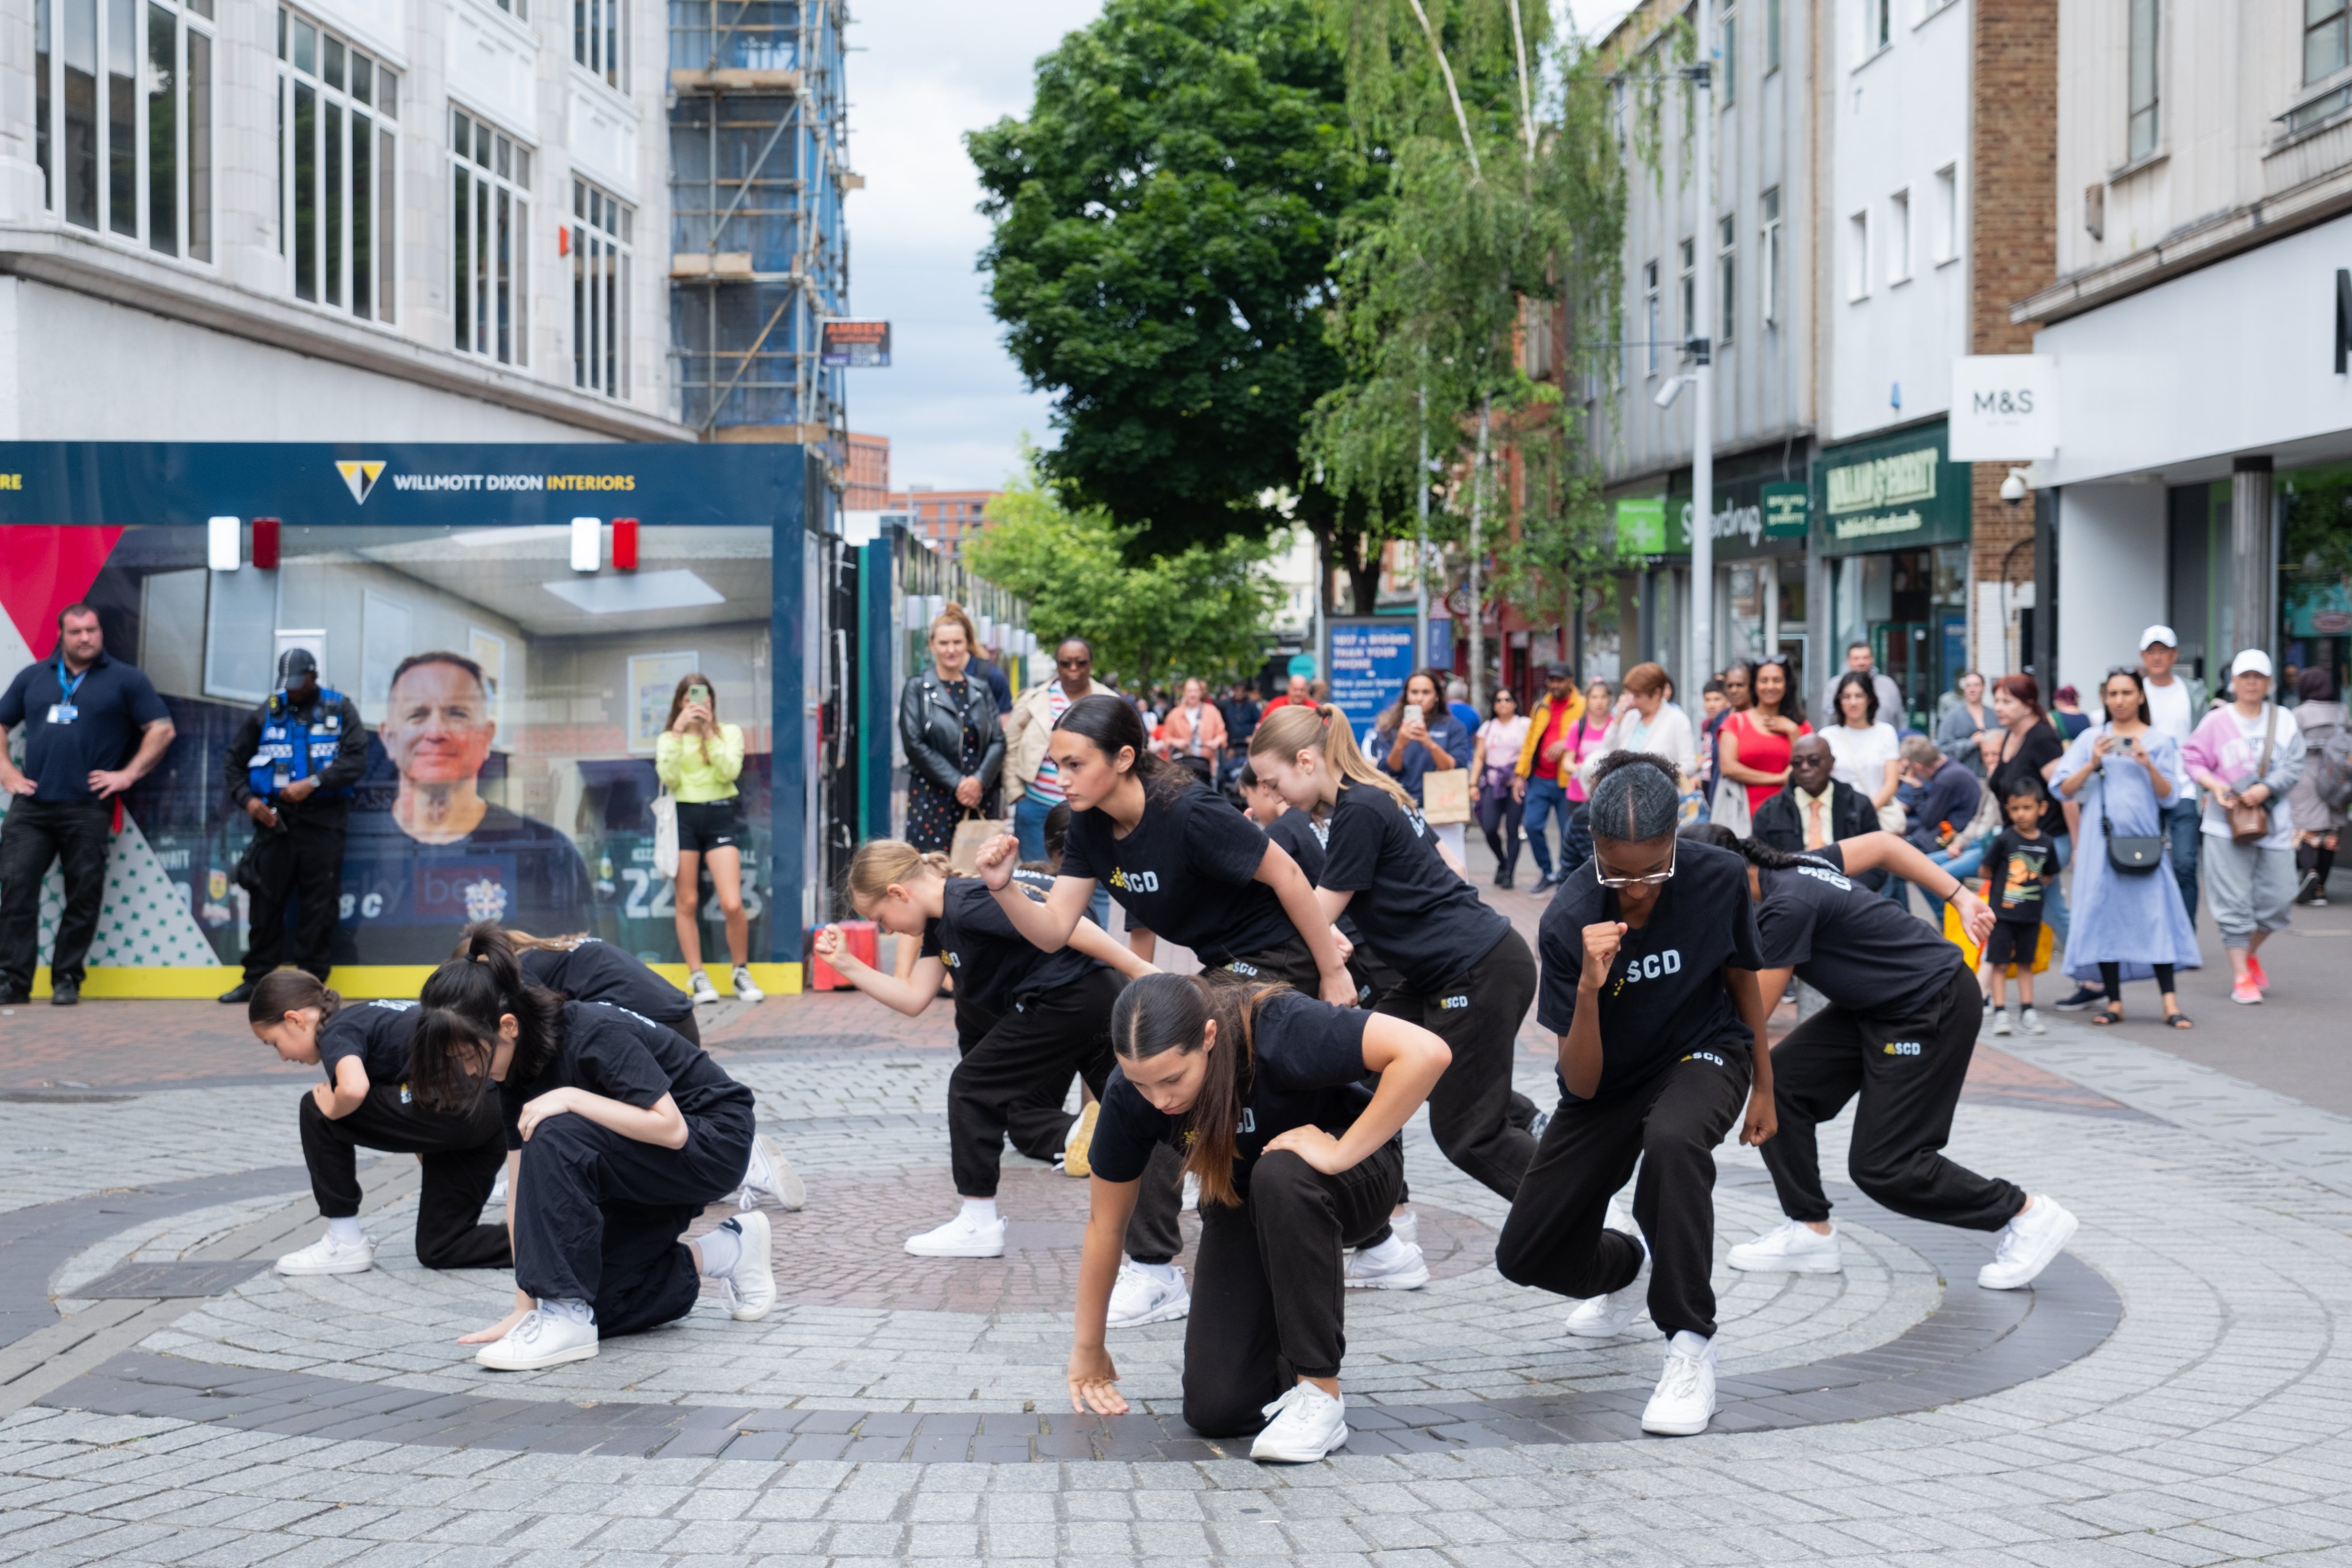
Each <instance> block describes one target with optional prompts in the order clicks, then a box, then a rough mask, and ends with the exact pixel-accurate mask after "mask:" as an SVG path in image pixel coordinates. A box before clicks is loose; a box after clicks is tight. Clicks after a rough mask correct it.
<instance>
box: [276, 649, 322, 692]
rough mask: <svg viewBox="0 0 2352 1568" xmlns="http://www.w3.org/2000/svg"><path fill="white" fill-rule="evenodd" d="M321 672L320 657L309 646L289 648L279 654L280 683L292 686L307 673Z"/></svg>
mask: <svg viewBox="0 0 2352 1568" xmlns="http://www.w3.org/2000/svg"><path fill="white" fill-rule="evenodd" d="M318 673H319V657H318V655H317V654H315V653H311V652H310V649H308V648H289V649H287V650H286V652H284V653H280V654H278V685H281V686H290V685H296V684H298V683H299V682H300V680H301V679H302V677H303V676H305V675H316V674H318Z"/></svg>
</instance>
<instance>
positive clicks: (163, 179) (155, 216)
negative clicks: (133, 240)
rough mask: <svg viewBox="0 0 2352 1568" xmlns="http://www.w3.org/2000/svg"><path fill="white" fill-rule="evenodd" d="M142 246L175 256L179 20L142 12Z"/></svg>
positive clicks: (155, 8)
mask: <svg viewBox="0 0 2352 1568" xmlns="http://www.w3.org/2000/svg"><path fill="white" fill-rule="evenodd" d="M147 71H148V76H147V245H148V247H149V248H150V249H152V250H160V251H162V252H163V254H164V255H166V256H176V255H178V254H179V250H180V157H179V146H180V72H179V19H178V18H177V17H175V16H173V15H172V13H170V12H169V11H166V10H164V9H163V7H162V6H160V5H150V6H148V7H147Z"/></svg>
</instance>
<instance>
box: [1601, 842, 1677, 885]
mask: <svg viewBox="0 0 2352 1568" xmlns="http://www.w3.org/2000/svg"><path fill="white" fill-rule="evenodd" d="M1680 843H1681V841H1680V840H1676V841H1675V843H1673V844H1669V845H1668V846H1667V847H1666V869H1665V870H1664V871H1654V872H1652V873H1649V874H1648V875H1647V876H1611V875H1610V874H1609V868H1608V866H1607V865H1606V864H1604V863H1603V862H1602V861H1601V852H1600V851H1599V850H1597V849H1596V850H1594V851H1593V852H1592V866H1593V871H1594V873H1596V875H1597V877H1598V879H1599V881H1600V883H1601V886H1603V887H1655V886H1657V885H1658V884H1659V883H1662V882H1666V881H1670V880H1671V879H1672V878H1673V876H1674V874H1675V852H1676V850H1677V849H1678V848H1679V847H1680Z"/></svg>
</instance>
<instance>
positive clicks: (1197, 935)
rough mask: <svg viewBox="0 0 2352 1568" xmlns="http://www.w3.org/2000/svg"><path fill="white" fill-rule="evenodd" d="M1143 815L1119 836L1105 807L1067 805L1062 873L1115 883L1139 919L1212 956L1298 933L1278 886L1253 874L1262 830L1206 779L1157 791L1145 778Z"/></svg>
mask: <svg viewBox="0 0 2352 1568" xmlns="http://www.w3.org/2000/svg"><path fill="white" fill-rule="evenodd" d="M1146 788H1147V795H1146V799H1145V801H1144V807H1143V818H1142V821H1139V822H1137V823H1136V824H1135V831H1133V832H1131V833H1129V834H1128V835H1127V837H1125V838H1123V839H1121V838H1115V837H1113V836H1112V831H1111V821H1110V818H1109V816H1108V815H1107V814H1106V813H1104V812H1103V811H1100V810H1091V811H1073V812H1071V813H1070V836H1069V838H1068V840H1067V841H1066V842H1065V844H1064V846H1063V851H1062V874H1063V875H1064V876H1082V877H1090V878H1092V879H1093V880H1095V881H1096V882H1098V883H1102V884H1103V885H1104V886H1105V887H1107V888H1108V889H1109V890H1110V895H1111V897H1113V898H1115V899H1117V900H1118V903H1119V905H1120V907H1122V908H1124V909H1125V910H1126V911H1127V914H1128V928H1129V930H1134V929H1136V928H1137V927H1138V926H1141V927H1142V928H1143V929H1145V930H1147V931H1150V932H1152V933H1153V934H1155V935H1157V936H1160V937H1162V938H1164V939H1166V940H1168V941H1170V942H1173V943H1176V944H1178V945H1179V946H1185V947H1190V948H1191V949H1192V951H1193V952H1194V953H1196V954H1198V955H1199V956H1200V959H1201V962H1202V963H1203V964H1207V965H1218V964H1224V963H1230V962H1231V961H1232V960H1234V959H1235V958H1246V957H1248V956H1250V955H1251V954H1253V953H1263V952H1265V951H1266V950H1267V949H1268V948H1270V947H1278V946H1282V945H1283V944H1284V943H1285V942H1287V941H1289V940H1291V939H1292V938H1293V937H1294V936H1297V930H1296V929H1295V928H1294V927H1293V926H1292V925H1291V924H1290V916H1289V915H1286V914H1284V913H1283V908H1282V901H1281V900H1280V899H1278V898H1276V896H1275V895H1274V889H1272V888H1270V887H1268V886H1267V885H1266V884H1265V883H1262V882H1259V881H1257V880H1256V877H1257V868H1258V865H1259V863H1260V862H1263V861H1264V860H1265V846H1266V838H1265V833H1263V832H1261V831H1259V829H1258V825H1257V824H1256V823H1255V822H1253V821H1250V820H1249V818H1248V817H1247V816H1245V815H1244V814H1243V813H1242V812H1239V811H1236V810H1234V809H1233V807H1232V806H1231V805H1230V804H1229V803H1227V801H1226V800H1225V799H1224V798H1223V796H1221V795H1219V794H1217V793H1216V792H1215V791H1213V790H1212V789H1209V788H1208V787H1207V786H1206V785H1202V784H1192V783H1187V784H1185V785H1182V786H1181V787H1180V788H1178V789H1174V790H1172V791H1171V792H1169V793H1168V794H1165V795H1163V794H1160V793H1159V791H1158V789H1154V788H1152V787H1150V786H1147V787H1146Z"/></svg>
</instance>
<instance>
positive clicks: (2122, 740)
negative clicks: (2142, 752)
mask: <svg viewBox="0 0 2352 1568" xmlns="http://www.w3.org/2000/svg"><path fill="white" fill-rule="evenodd" d="M2138 749H2139V742H2138V741H2137V740H2135V739H2133V738H2132V737H2130V736H2128V735H2119V736H2117V737H2116V750H2118V751H2137V750H2138Z"/></svg>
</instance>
